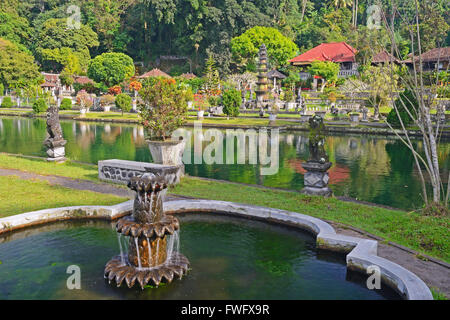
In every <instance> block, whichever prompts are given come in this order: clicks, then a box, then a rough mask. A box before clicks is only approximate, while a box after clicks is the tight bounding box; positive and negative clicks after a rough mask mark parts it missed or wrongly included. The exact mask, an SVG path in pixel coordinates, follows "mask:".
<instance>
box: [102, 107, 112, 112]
mask: <svg viewBox="0 0 450 320" xmlns="http://www.w3.org/2000/svg"><path fill="white" fill-rule="evenodd" d="M103 111H104V112H110V111H111V106H104V107H103Z"/></svg>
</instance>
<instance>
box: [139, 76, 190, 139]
mask: <svg viewBox="0 0 450 320" xmlns="http://www.w3.org/2000/svg"><path fill="white" fill-rule="evenodd" d="M139 94H140V96H141V97H142V99H143V101H144V103H143V104H140V105H139V111H140V114H139V116H140V118H141V119H142V124H143V125H144V127H145V128H146V129H147V130H148V131H149V133H150V135H151V138H152V139H157V140H166V139H167V138H169V137H170V135H171V134H172V132H173V131H175V130H176V129H178V128H179V127H180V126H182V125H183V123H184V122H185V120H186V117H187V99H186V91H185V90H182V89H180V88H178V87H177V85H176V82H175V80H174V79H164V78H160V77H155V78H154V79H152V80H147V81H144V83H143V88H142V89H141V90H140V91H139Z"/></svg>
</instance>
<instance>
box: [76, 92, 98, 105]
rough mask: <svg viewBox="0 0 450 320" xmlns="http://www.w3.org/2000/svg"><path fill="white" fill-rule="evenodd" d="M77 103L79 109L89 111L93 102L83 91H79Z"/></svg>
mask: <svg viewBox="0 0 450 320" xmlns="http://www.w3.org/2000/svg"><path fill="white" fill-rule="evenodd" d="M77 103H78V104H79V105H80V107H81V109H86V108H87V109H89V108H90V107H92V106H93V104H94V100H93V99H92V97H91V95H90V94H88V93H87V92H86V91H85V90H81V91H79V92H78V94H77Z"/></svg>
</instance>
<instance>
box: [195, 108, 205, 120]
mask: <svg viewBox="0 0 450 320" xmlns="http://www.w3.org/2000/svg"><path fill="white" fill-rule="evenodd" d="M204 115H205V111H204V110H198V111H197V119H198V120H202V119H203V117H204Z"/></svg>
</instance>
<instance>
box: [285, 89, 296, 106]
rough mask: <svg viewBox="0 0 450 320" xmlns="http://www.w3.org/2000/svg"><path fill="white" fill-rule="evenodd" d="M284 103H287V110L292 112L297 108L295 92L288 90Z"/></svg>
mask: <svg viewBox="0 0 450 320" xmlns="http://www.w3.org/2000/svg"><path fill="white" fill-rule="evenodd" d="M284 101H285V102H286V109H287V110H291V109H294V108H295V102H294V92H292V90H290V89H288V90H286V91H285V92H284Z"/></svg>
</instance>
